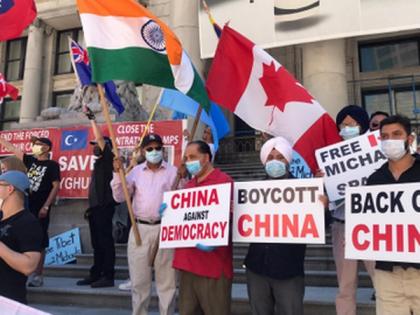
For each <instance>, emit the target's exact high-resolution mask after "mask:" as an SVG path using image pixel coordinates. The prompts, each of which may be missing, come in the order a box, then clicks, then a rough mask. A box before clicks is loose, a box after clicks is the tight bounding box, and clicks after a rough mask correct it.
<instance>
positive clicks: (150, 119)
mask: <svg viewBox="0 0 420 315" xmlns="http://www.w3.org/2000/svg"><path fill="white" fill-rule="evenodd" d="M158 106H159V104H158V103H157V102H156V104H155V106H154V107H153V109H152V112H151V113H150V116H149V120H148V121H147V125H146V128H145V129H144V130H143V134H142V135H141V138H140V141H139V143H137V146H136V149H137V150H138V149H140V148H141V145H142V143H143V139H144V137H145V136H146V134H147V132H148V131H149V128H150V124H151V122H152V119H153V116H154V115H155V112H156V109H157V108H158Z"/></svg>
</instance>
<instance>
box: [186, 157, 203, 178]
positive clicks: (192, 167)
mask: <svg viewBox="0 0 420 315" xmlns="http://www.w3.org/2000/svg"><path fill="white" fill-rule="evenodd" d="M185 167H186V168H187V171H188V173H190V174H191V175H192V176H195V175H197V174H198V173H200V171H201V169H202V167H201V164H200V161H199V160H195V161H190V162H185Z"/></svg>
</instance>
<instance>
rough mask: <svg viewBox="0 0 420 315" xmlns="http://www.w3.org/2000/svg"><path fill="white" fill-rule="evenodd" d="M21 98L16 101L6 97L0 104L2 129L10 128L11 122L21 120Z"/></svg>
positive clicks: (0, 124) (0, 127) (0, 126)
mask: <svg viewBox="0 0 420 315" xmlns="http://www.w3.org/2000/svg"><path fill="white" fill-rule="evenodd" d="M20 101H21V100H20V98H19V99H17V100H16V101H14V100H12V99H5V100H4V102H3V104H1V106H0V129H1V130H9V129H10V127H11V124H12V123H14V122H18V121H19V113H20Z"/></svg>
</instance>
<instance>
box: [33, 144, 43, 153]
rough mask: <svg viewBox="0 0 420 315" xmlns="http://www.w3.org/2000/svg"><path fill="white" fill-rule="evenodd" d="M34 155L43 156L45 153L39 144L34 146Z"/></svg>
mask: <svg viewBox="0 0 420 315" xmlns="http://www.w3.org/2000/svg"><path fill="white" fill-rule="evenodd" d="M32 153H33V154H34V155H41V154H42V153H43V152H42V145H39V144H34V145H33V146H32Z"/></svg>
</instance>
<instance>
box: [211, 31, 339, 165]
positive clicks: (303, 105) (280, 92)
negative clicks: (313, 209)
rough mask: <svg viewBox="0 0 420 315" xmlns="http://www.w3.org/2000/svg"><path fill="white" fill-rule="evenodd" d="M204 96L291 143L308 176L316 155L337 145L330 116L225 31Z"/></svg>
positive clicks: (257, 51) (266, 58) (264, 57)
mask: <svg viewBox="0 0 420 315" xmlns="http://www.w3.org/2000/svg"><path fill="white" fill-rule="evenodd" d="M227 87H228V93H227V92H226V88H227ZM207 90H208V93H209V96H210V99H211V100H212V101H214V102H215V103H217V104H219V105H220V106H223V107H225V108H227V109H228V110H230V111H231V112H233V113H234V114H235V115H237V116H239V117H240V118H241V119H242V120H243V121H245V122H246V123H247V124H248V125H250V126H251V127H253V128H255V129H257V130H261V131H264V132H266V133H269V134H271V135H274V136H282V137H285V138H286V139H287V140H289V142H290V143H291V144H292V145H293V149H294V150H295V151H296V152H297V153H299V154H300V155H301V156H302V158H303V159H304V160H305V162H306V163H307V164H308V166H309V167H310V169H311V170H312V172H314V171H315V170H316V169H317V163H316V160H315V150H316V149H319V148H322V147H325V146H327V145H330V144H333V143H336V142H338V141H341V138H340V136H339V135H338V132H337V127H336V125H335V122H334V120H333V119H332V118H331V116H330V115H329V114H328V113H327V112H326V111H325V109H324V108H323V107H322V106H321V105H320V104H319V103H318V102H317V101H316V100H315V99H314V98H313V97H312V96H311V95H310V94H309V92H308V91H307V90H306V89H305V88H304V87H303V86H302V85H301V84H300V83H299V82H297V81H296V79H295V78H294V77H293V76H292V75H291V74H290V73H289V72H288V71H287V70H286V68H285V67H284V66H282V65H281V64H280V63H279V62H277V61H276V60H275V59H274V58H273V57H271V56H270V55H269V54H268V53H267V52H265V51H264V50H263V49H261V48H260V47H258V46H256V45H255V44H254V43H253V42H251V41H250V40H249V39H247V38H246V37H244V36H243V35H241V34H239V33H238V32H236V31H235V30H233V29H232V28H230V27H229V26H225V27H224V28H223V31H222V36H221V38H220V40H219V43H218V46H217V50H216V54H215V57H214V59H213V63H212V65H211V68H210V70H209V75H208V78H207Z"/></svg>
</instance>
